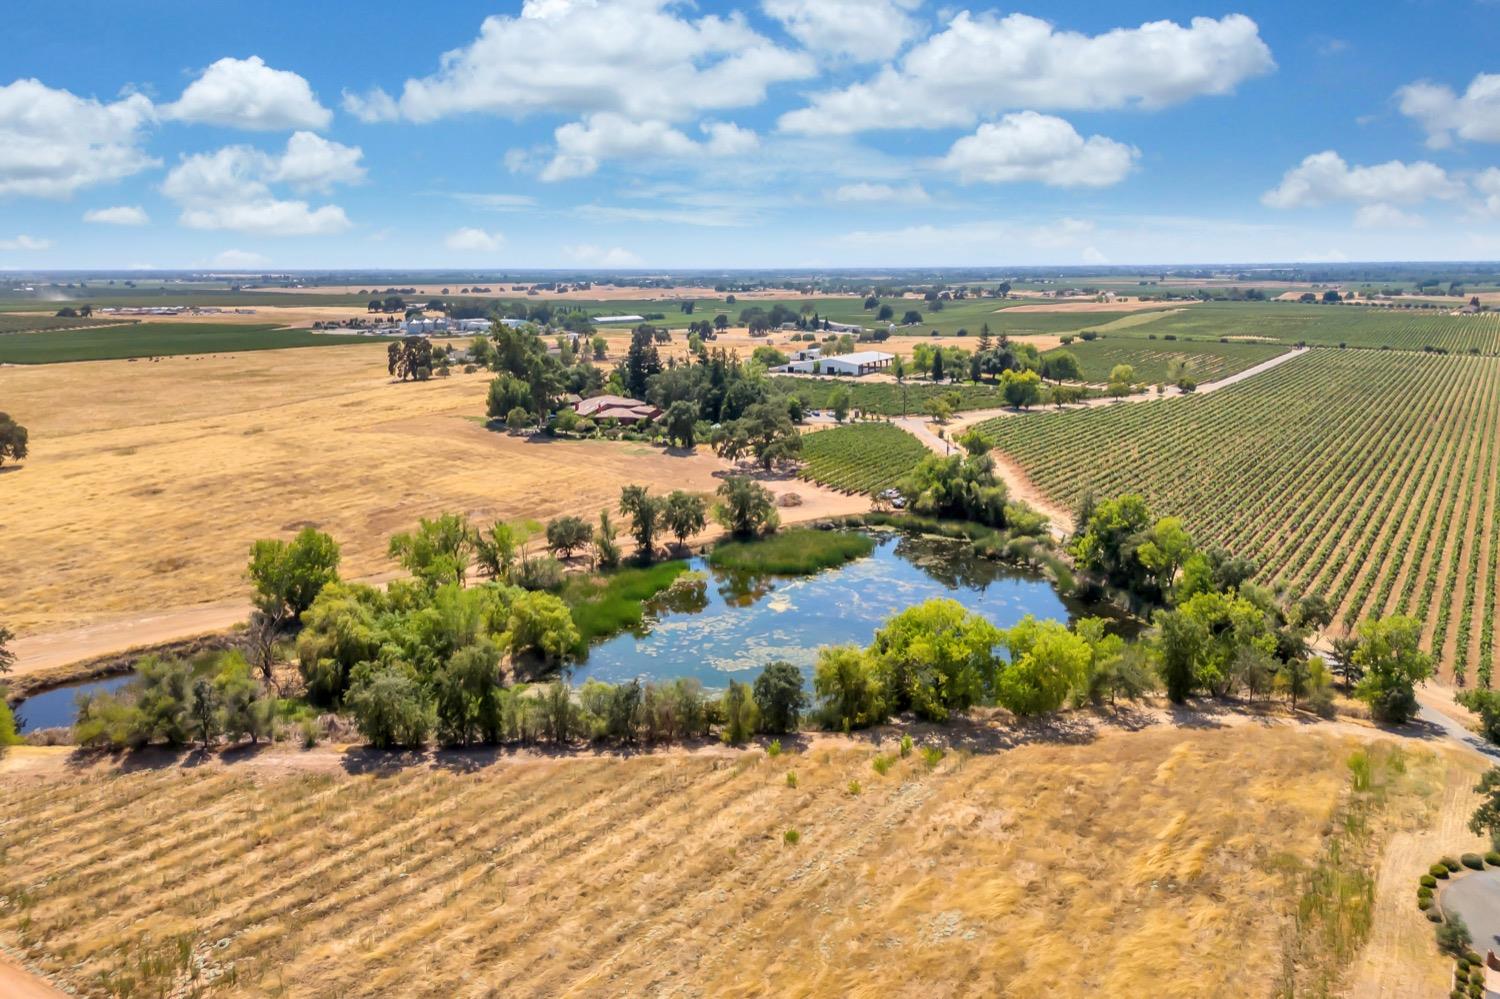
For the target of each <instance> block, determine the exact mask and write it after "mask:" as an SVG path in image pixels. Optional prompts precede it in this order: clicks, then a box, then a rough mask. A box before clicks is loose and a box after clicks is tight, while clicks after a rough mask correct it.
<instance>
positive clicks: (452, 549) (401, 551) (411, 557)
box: [387, 513, 476, 589]
mask: <svg viewBox="0 0 1500 999" xmlns="http://www.w3.org/2000/svg"><path fill="white" fill-rule="evenodd" d="M475 537H476V534H475V531H474V528H473V525H471V524H470V523H469V518H468V517H465V516H461V515H460V514H456V513H445V514H443V515H442V516H440V517H437V518H435V519H433V520H428V519H427V518H426V517H423V518H422V519H421V520H420V521H419V523H418V527H417V530H416V531H415V532H403V533H401V534H396V535H393V536H392V537H391V541H390V545H389V546H388V547H387V551H388V553H389V554H390V557H391V558H393V559H395V560H396V561H397V562H399V563H400V564H401V567H402V568H404V569H405V570H406V571H407V572H409V573H411V574H412V575H413V576H415V577H417V579H419V580H421V581H422V582H423V583H425V584H427V586H429V587H431V588H434V589H435V588H436V587H438V586H441V585H442V584H443V583H449V582H456V583H458V584H460V585H462V584H463V582H464V579H465V578H466V577H467V575H468V570H469V559H470V558H471V557H472V556H473V554H474V548H475Z"/></svg>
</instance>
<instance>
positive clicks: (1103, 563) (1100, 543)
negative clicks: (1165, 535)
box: [1070, 495, 1151, 593]
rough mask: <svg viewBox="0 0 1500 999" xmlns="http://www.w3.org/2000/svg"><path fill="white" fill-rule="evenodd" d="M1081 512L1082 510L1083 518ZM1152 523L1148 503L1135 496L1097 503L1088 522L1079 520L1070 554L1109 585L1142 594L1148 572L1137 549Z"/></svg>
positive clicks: (1086, 569) (1081, 567)
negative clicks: (1138, 555)
mask: <svg viewBox="0 0 1500 999" xmlns="http://www.w3.org/2000/svg"><path fill="white" fill-rule="evenodd" d="M1081 513H1082V511H1080V516H1081ZM1150 524H1151V513H1150V511H1149V510H1148V509H1147V508H1146V501H1145V500H1144V499H1143V498H1142V497H1140V496H1136V495H1125V496H1118V497H1116V498H1115V499H1111V500H1105V501H1104V502H1102V503H1099V504H1097V505H1096V506H1095V507H1094V508H1093V509H1092V511H1091V512H1089V516H1088V519H1087V520H1082V519H1079V520H1078V521H1077V532H1078V533H1076V534H1075V536H1074V540H1073V544H1072V546H1071V547H1070V551H1071V552H1072V554H1073V558H1074V560H1075V562H1076V563H1077V566H1078V568H1079V569H1081V570H1083V571H1084V572H1088V573H1093V574H1094V575H1096V576H1098V577H1100V578H1101V579H1102V580H1103V581H1104V582H1105V583H1107V584H1109V585H1110V586H1114V587H1118V588H1119V589H1122V590H1126V591H1129V592H1132V593H1135V592H1140V591H1141V590H1142V588H1143V587H1144V586H1145V584H1146V582H1147V578H1148V575H1149V570H1148V569H1147V568H1146V567H1145V566H1144V565H1142V564H1141V561H1140V559H1139V558H1138V557H1137V554H1136V549H1137V547H1138V546H1139V545H1140V543H1141V541H1142V539H1143V538H1144V536H1145V534H1146V532H1147V530H1148V529H1149V527H1150Z"/></svg>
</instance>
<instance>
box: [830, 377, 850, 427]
mask: <svg viewBox="0 0 1500 999" xmlns="http://www.w3.org/2000/svg"><path fill="white" fill-rule="evenodd" d="M828 408H829V409H831V410H833V418H834V419H835V420H837V421H838V422H839V423H843V422H844V421H845V420H847V419H848V418H849V390H848V389H847V388H845V387H844V386H842V385H836V386H834V389H833V391H832V392H830V393H828Z"/></svg>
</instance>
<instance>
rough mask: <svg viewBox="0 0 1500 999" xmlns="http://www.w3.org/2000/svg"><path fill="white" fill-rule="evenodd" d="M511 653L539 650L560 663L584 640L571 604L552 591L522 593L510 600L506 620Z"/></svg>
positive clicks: (551, 660)
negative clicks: (508, 614) (579, 633)
mask: <svg viewBox="0 0 1500 999" xmlns="http://www.w3.org/2000/svg"><path fill="white" fill-rule="evenodd" d="M506 631H507V632H508V633H509V634H510V651H511V654H512V655H522V654H524V653H527V652H537V653H540V654H541V656H542V658H543V659H545V660H546V661H547V662H548V663H556V662H559V661H560V660H561V659H562V658H563V656H565V655H567V654H568V652H569V651H571V650H572V649H574V648H576V647H577V646H578V643H579V642H580V641H582V639H581V638H580V637H579V635H578V627H577V626H576V625H575V624H574V623H573V615H572V614H571V613H569V611H568V605H567V604H565V603H563V602H562V600H561V599H559V598H558V597H556V596H554V595H553V594H551V593H533V592H528V593H522V594H519V595H517V596H516V598H515V599H514V600H513V601H511V605H510V617H509V619H508V620H507V622H506Z"/></svg>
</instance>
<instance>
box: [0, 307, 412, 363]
mask: <svg viewBox="0 0 1500 999" xmlns="http://www.w3.org/2000/svg"><path fill="white" fill-rule="evenodd" d="M0 318H3V317H0ZM385 342H386V341H384V340H375V339H372V338H369V337H357V336H344V335H339V334H332V333H313V332H311V331H309V330H283V329H278V328H277V327H276V326H274V325H268V324H264V323H261V324H244V323H213V322H159V323H149V322H148V323H138V324H134V325H117V326H111V327H108V328H104V329H84V330H68V331H65V332H39V333H12V334H8V335H5V336H0V364H58V363H62V362H66V361H108V360H120V359H126V358H132V357H172V356H181V355H190V354H221V353H230V352H237V351H251V350H281V349H285V348H289V347H331V346H337V345H339V344H351V343H362V344H364V345H365V346H366V348H367V352H368V354H369V356H370V358H371V360H372V363H378V361H377V360H376V357H375V355H376V352H375V351H373V350H369V349H368V348H370V347H372V346H374V345H375V344H379V345H380V347H381V349H382V350H383V349H384V346H385Z"/></svg>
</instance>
